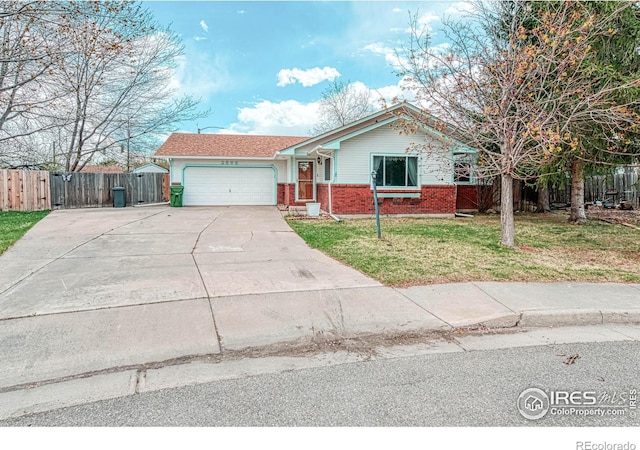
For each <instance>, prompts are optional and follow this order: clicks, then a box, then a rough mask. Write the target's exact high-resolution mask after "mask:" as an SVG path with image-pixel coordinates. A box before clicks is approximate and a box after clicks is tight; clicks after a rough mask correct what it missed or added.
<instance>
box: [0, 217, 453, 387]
mask: <svg viewBox="0 0 640 450" xmlns="http://www.w3.org/2000/svg"><path fill="white" fill-rule="evenodd" d="M0 268H1V270H0V360H2V361H3V364H2V365H0V366H1V367H0V389H1V388H2V387H3V386H4V387H6V386H18V385H21V384H23V383H30V382H35V381H38V380H40V381H41V380H56V379H59V378H60V377H66V376H71V375H74V374H80V373H87V372H92V371H100V370H107V369H112V368H117V367H123V366H129V365H136V364H144V363H149V362H158V361H166V360H171V359H175V358H182V357H185V356H193V355H203V354H212V353H219V352H221V351H223V350H224V349H227V350H235V349H241V348H246V347H252V346H261V345H269V344H272V343H276V342H281V341H286V340H292V339H297V338H300V337H309V336H314V335H316V334H318V333H337V334H339V333H341V332H343V331H344V330H349V331H350V332H351V333H354V332H355V333H359V332H382V331H386V330H388V329H394V330H396V329H402V330H411V329H418V328H434V327H439V326H440V325H443V323H442V322H441V321H439V320H437V319H435V317H433V316H432V315H431V314H429V313H427V312H426V311H425V310H424V309H422V308H420V307H419V306H418V305H417V304H415V303H414V302H412V301H410V300H408V299H407V298H406V297H404V296H403V295H401V294H400V293H398V292H396V291H395V290H393V289H390V288H387V287H384V286H381V285H380V284H379V283H378V282H376V281H375V280H372V279H370V278H368V277H366V276H364V275H363V274H361V273H360V272H358V271H356V270H354V269H352V268H350V267H347V266H345V265H343V264H340V263H338V262H336V261H335V260H333V259H331V258H328V257H327V256H325V255H324V254H322V253H321V252H318V251H316V250H313V249H310V248H309V247H308V246H307V245H306V244H305V243H304V241H303V240H302V239H301V238H300V237H299V236H298V235H297V234H296V233H294V232H293V231H292V230H291V229H290V228H289V226H288V225H287V223H286V222H285V221H284V219H283V218H282V215H281V213H280V212H279V211H278V210H277V209H276V208H275V207H201V208H196V207H193V208H191V207H190V208H168V207H143V208H122V209H106V208H105V209H95V210H94V209H82V210H66V211H54V212H52V213H51V214H50V215H49V216H47V217H46V218H45V219H44V220H42V221H41V222H39V223H38V224H36V226H34V227H33V228H32V229H31V230H30V231H29V232H28V233H27V234H26V235H25V236H24V237H23V238H22V239H21V240H20V241H18V242H17V243H16V244H15V245H14V246H13V247H12V248H11V249H9V250H8V251H7V252H5V254H4V255H2V256H1V257H0Z"/></svg>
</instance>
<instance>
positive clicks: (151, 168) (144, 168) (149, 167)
mask: <svg viewBox="0 0 640 450" xmlns="http://www.w3.org/2000/svg"><path fill="white" fill-rule="evenodd" d="M131 172H133V173H138V172H159V173H169V169H167V168H166V167H162V166H159V165H157V164H154V163H147V164H143V165H141V166H138V167H136V168H135V169H133V170H132V171H131Z"/></svg>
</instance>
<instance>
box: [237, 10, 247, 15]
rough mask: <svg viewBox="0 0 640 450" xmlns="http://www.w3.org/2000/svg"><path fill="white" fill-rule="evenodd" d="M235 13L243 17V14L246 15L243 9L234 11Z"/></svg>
mask: <svg viewBox="0 0 640 450" xmlns="http://www.w3.org/2000/svg"><path fill="white" fill-rule="evenodd" d="M236 13H238V14H240V15H243V14H244V13H246V11H245V10H244V9H240V10H238V11H236Z"/></svg>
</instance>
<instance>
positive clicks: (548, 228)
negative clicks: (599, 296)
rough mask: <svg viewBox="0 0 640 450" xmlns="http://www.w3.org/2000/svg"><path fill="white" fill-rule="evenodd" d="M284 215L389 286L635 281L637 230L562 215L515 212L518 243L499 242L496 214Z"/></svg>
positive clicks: (639, 277) (314, 242)
mask: <svg viewBox="0 0 640 450" xmlns="http://www.w3.org/2000/svg"><path fill="white" fill-rule="evenodd" d="M381 222H382V227H381V228H382V239H381V240H378V239H377V237H376V226H375V221H374V220H369V219H364V220H345V221H342V222H334V221H332V220H308V219H307V220H290V221H289V225H290V226H291V227H292V228H293V229H294V230H295V231H296V232H297V233H298V234H300V236H302V238H303V239H304V240H305V241H307V243H308V244H309V245H310V246H312V247H314V248H317V249H319V250H321V251H323V252H325V253H326V254H328V255H330V256H331V257H333V258H335V259H337V260H340V261H343V262H344V263H346V264H349V265H351V266H353V267H355V268H356V269H358V270H360V271H361V272H363V273H365V274H367V275H369V276H371V277H373V278H375V279H377V280H379V281H381V282H382V283H384V284H387V285H391V286H411V285H420V284H433V283H451V282H462V281H589V282H604V281H611V282H635V283H638V282H640V231H638V230H634V229H631V228H627V227H623V226H621V225H612V224H608V223H604V222H600V221H590V222H588V223H587V224H586V225H582V226H576V225H570V224H568V223H567V217H566V215H564V214H560V213H558V214H547V215H544V216H543V215H535V214H530V215H521V216H517V217H516V242H517V244H518V246H519V247H518V249H509V248H505V247H502V246H501V245H500V244H499V241H500V217H499V216H497V215H477V216H476V217H474V218H473V219H468V218H467V219H462V218H458V219H382V221H381Z"/></svg>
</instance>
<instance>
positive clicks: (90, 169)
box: [80, 166, 124, 173]
mask: <svg viewBox="0 0 640 450" xmlns="http://www.w3.org/2000/svg"><path fill="white" fill-rule="evenodd" d="M80 172H83V173H123V172H124V171H123V170H122V167H119V166H84V167H83V168H82V169H80Z"/></svg>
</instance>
